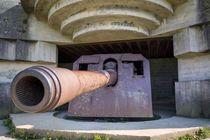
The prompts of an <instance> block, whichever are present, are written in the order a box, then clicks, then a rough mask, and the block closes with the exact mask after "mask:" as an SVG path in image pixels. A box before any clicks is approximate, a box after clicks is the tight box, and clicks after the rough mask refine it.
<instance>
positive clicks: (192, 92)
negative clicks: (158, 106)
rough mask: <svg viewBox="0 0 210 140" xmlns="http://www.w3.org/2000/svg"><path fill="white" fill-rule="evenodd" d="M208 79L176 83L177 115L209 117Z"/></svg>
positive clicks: (209, 94)
mask: <svg viewBox="0 0 210 140" xmlns="http://www.w3.org/2000/svg"><path fill="white" fill-rule="evenodd" d="M209 87H210V80H208V81H187V82H179V83H176V102H177V104H176V109H177V115H181V116H186V117H206V118H210V109H209V107H210V92H209Z"/></svg>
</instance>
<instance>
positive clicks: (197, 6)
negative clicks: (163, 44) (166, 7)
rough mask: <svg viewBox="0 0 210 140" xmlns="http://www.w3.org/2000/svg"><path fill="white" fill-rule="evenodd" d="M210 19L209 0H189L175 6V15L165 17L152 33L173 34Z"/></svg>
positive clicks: (155, 34)
mask: <svg viewBox="0 0 210 140" xmlns="http://www.w3.org/2000/svg"><path fill="white" fill-rule="evenodd" d="M209 21H210V1H209V0H187V2H185V3H184V4H181V5H179V6H177V7H175V10H174V13H173V16H170V17H169V18H167V19H165V21H164V22H163V23H162V24H161V26H160V27H159V28H157V29H156V30H153V31H152V33H151V35H152V36H158V35H161V34H162V35H163V36H164V34H165V35H173V34H174V33H175V32H178V31H179V30H180V29H185V28H188V27H191V26H195V25H198V24H203V23H207V22H209Z"/></svg>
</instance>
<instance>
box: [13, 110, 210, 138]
mask: <svg viewBox="0 0 210 140" xmlns="http://www.w3.org/2000/svg"><path fill="white" fill-rule="evenodd" d="M53 114H54V112H48V113H42V114H27V113H23V114H12V115H11V117H12V119H13V123H14V125H15V126H16V128H17V129H25V130H26V131H27V132H32V133H36V134H38V135H49V136H52V137H53V136H72V135H75V136H78V137H80V136H85V137H92V136H93V135H94V134H100V135H109V136H111V137H112V138H113V139H120V140H127V139H129V140H136V139H138V140H151V139H152V140H168V139H174V138H175V137H179V136H183V135H185V134H187V133H188V134H193V132H194V131H195V130H198V129H200V128H202V127H204V126H208V127H210V120H209V119H200V118H197V119H192V118H184V117H178V116H172V117H165V118H163V119H160V120H155V121H145V122H117V123H111V122H86V121H73V120H64V119H61V118H56V117H54V116H53ZM23 118H24V119H23Z"/></svg>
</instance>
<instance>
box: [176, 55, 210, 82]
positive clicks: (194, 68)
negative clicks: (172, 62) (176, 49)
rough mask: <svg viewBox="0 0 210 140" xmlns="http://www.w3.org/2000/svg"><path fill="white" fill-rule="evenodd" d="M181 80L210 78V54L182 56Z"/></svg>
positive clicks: (180, 66)
mask: <svg viewBox="0 0 210 140" xmlns="http://www.w3.org/2000/svg"><path fill="white" fill-rule="evenodd" d="M178 65H179V68H178V69H179V81H195V80H209V79H210V54H209V53H207V54H204V55H201V56H193V57H190V58H180V59H179V60H178Z"/></svg>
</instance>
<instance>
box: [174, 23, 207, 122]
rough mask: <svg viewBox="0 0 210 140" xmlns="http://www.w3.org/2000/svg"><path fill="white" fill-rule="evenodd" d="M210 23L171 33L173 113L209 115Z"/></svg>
mask: <svg viewBox="0 0 210 140" xmlns="http://www.w3.org/2000/svg"><path fill="white" fill-rule="evenodd" d="M209 41H210V24H206V25H205V24H204V25H201V26H197V27H192V28H189V29H185V30H183V31H181V32H180V33H177V34H176V35H174V54H175V55H176V57H177V58H178V73H179V74H178V75H179V76H178V77H179V82H177V83H176V87H175V89H176V109H177V114H178V115H182V116H188V117H208V118H210V115H209V114H210V110H209V108H208V107H207V106H209V105H210V100H209V98H210V92H209V88H210V84H209V83H210V82H209V81H210V53H209V50H210V46H209V44H210V43H209Z"/></svg>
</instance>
